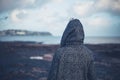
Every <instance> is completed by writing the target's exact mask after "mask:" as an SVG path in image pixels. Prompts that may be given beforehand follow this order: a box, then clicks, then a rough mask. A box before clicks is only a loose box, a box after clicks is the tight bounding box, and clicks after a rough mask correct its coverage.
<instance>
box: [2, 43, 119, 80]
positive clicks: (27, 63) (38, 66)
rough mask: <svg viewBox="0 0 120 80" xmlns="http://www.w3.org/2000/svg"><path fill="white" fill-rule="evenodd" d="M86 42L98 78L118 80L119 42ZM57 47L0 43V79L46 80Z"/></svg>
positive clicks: (38, 44) (39, 44)
mask: <svg viewBox="0 0 120 80" xmlns="http://www.w3.org/2000/svg"><path fill="white" fill-rule="evenodd" d="M85 45H86V46H87V47H88V48H89V49H91V50H92V51H93V52H94V55H95V60H96V61H95V65H96V69H97V70H96V74H97V77H98V79H101V80H107V79H108V80H120V77H119V74H120V70H119V68H120V44H112V43H111V44H85ZM57 48H59V45H58V44H56V45H52V44H51V45H47V44H41V43H35V42H0V72H1V73H0V75H1V77H0V80H13V79H21V80H30V79H32V80H36V79H37V80H46V77H47V75H48V72H49V68H50V65H51V61H52V56H53V55H54V52H55V50H56V49H57ZM38 56H39V57H38ZM36 57H37V58H36ZM116 72H117V73H116Z"/></svg>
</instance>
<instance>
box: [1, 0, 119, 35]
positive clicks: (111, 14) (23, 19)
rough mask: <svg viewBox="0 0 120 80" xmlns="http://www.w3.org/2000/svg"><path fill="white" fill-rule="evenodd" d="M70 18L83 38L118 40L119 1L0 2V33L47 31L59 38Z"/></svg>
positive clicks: (29, 0)
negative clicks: (83, 34)
mask: <svg viewBox="0 0 120 80" xmlns="http://www.w3.org/2000/svg"><path fill="white" fill-rule="evenodd" d="M72 18H77V19H79V20H80V21H81V23H82V25H83V27H84V31H85V35H86V36H98V37H99V36H119V37H120V0H0V31H1V30H7V29H22V30H30V31H48V32H50V33H52V34H53V35H55V36H61V35H62V34H63V31H64V29H65V27H66V25H67V24H68V22H69V21H70V20H71V19H72Z"/></svg>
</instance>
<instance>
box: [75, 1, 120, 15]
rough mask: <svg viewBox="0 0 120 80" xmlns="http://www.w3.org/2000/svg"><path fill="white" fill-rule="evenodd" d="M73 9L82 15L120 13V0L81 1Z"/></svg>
mask: <svg viewBox="0 0 120 80" xmlns="http://www.w3.org/2000/svg"><path fill="white" fill-rule="evenodd" d="M73 9H74V12H75V13H76V14H77V15H79V16H80V17H86V16H90V15H94V14H96V13H104V12H106V13H109V14H113V15H120V0H94V1H86V2H79V3H77V4H76V5H74V7H73Z"/></svg>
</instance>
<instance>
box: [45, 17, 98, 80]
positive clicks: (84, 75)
mask: <svg viewBox="0 0 120 80" xmlns="http://www.w3.org/2000/svg"><path fill="white" fill-rule="evenodd" d="M83 42H84V31H83V26H82V24H81V23H80V21H79V20H78V19H73V20H71V21H70V22H69V23H68V25H67V27H66V29H65V31H64V33H63V36H62V39H61V47H60V48H59V49H58V50H57V51H56V52H55V55H54V57H53V61H52V65H51V68H50V72H49V75H48V79H47V80H96V79H95V78H96V76H95V70H94V64H93V62H94V57H93V53H92V51H90V50H89V49H88V48H87V47H85V46H84V44H83Z"/></svg>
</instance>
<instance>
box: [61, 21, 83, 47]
mask: <svg viewBox="0 0 120 80" xmlns="http://www.w3.org/2000/svg"><path fill="white" fill-rule="evenodd" d="M83 42H84V30H83V26H82V24H81V22H80V21H79V20H78V19H72V20H71V21H70V22H69V23H68V25H67V27H66V29H65V31H64V33H63V36H62V39H61V47H64V46H69V45H81V44H83Z"/></svg>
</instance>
